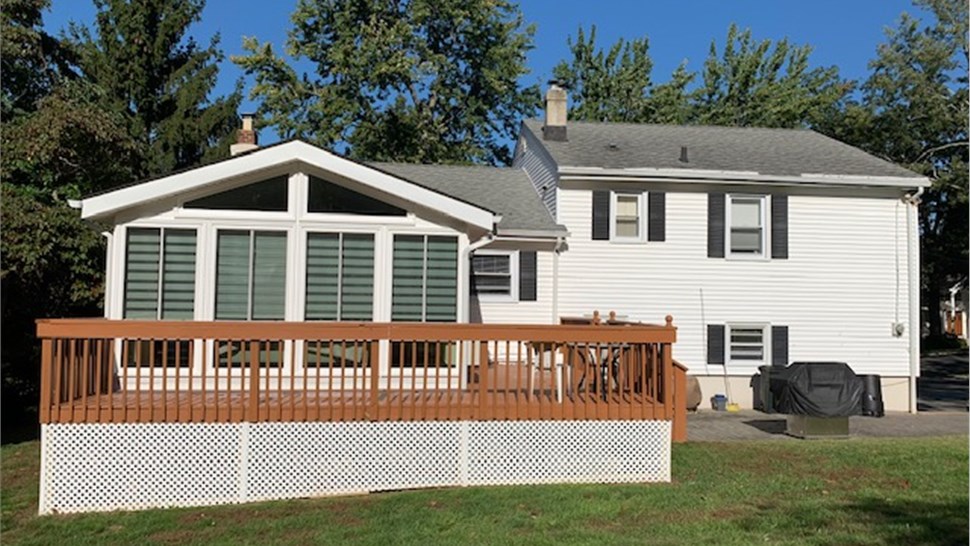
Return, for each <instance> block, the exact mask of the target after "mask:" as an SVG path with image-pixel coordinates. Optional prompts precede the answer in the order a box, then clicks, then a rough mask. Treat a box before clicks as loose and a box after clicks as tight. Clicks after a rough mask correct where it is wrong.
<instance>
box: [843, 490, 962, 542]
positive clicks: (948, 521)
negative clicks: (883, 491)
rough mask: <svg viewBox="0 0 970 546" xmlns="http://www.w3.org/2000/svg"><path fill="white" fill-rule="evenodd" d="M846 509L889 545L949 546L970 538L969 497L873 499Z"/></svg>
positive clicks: (853, 504)
mask: <svg viewBox="0 0 970 546" xmlns="http://www.w3.org/2000/svg"><path fill="white" fill-rule="evenodd" d="M845 510H846V512H850V513H855V514H857V515H858V517H859V518H860V519H861V520H862V521H864V522H866V523H868V524H869V527H870V528H871V529H878V533H879V535H881V536H880V537H879V538H880V539H881V541H882V542H884V543H886V544H926V545H934V546H949V545H951V544H961V545H962V544H967V541H968V539H970V532H968V527H967V523H968V519H967V501H966V498H964V499H958V500H954V501H953V502H931V501H921V500H897V501H890V500H885V499H880V498H874V497H871V498H865V499H861V500H859V501H856V502H854V503H851V504H849V505H847V506H846V507H845Z"/></svg>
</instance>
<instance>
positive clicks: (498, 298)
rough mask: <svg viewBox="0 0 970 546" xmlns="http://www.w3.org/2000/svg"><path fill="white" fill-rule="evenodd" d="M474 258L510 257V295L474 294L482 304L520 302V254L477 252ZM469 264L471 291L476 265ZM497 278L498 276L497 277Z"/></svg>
mask: <svg viewBox="0 0 970 546" xmlns="http://www.w3.org/2000/svg"><path fill="white" fill-rule="evenodd" d="M473 256H508V257H509V283H510V285H509V293H508V294H481V293H478V294H474V296H475V297H477V298H478V301H480V302H496V303H509V302H517V301H519V252H518V251H517V250H476V251H475V252H474V254H473ZM469 261H470V262H471V263H469V264H468V273H469V275H468V283H469V284H468V288H469V290H471V286H472V284H471V282H472V280H471V278H472V277H474V276H475V265H474V262H473V261H472V260H469ZM496 276H497V275H496Z"/></svg>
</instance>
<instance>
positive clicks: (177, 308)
mask: <svg viewBox="0 0 970 546" xmlns="http://www.w3.org/2000/svg"><path fill="white" fill-rule="evenodd" d="M195 250H196V233H195V230H192V229H159V228H129V229H128V240H127V248H126V260H125V301H124V316H125V318H132V319H152V320H156V319H191V318H193V316H194V314H195Z"/></svg>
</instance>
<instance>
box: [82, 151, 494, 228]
mask: <svg viewBox="0 0 970 546" xmlns="http://www.w3.org/2000/svg"><path fill="white" fill-rule="evenodd" d="M296 162H303V163H306V164H309V165H312V166H315V167H318V168H320V169H324V170H327V171H330V172H333V173H335V174H338V175H340V176H344V177H346V178H349V179H351V180H354V181H357V182H360V183H362V184H365V185H367V186H370V187H372V188H374V189H375V190H378V191H380V192H384V193H387V194H389V195H393V196H395V197H398V198H401V199H404V200H406V201H411V202H413V203H416V204H418V205H422V206H425V207H428V208H430V209H432V210H436V211H439V212H441V213H442V214H444V215H446V216H449V217H451V218H454V219H456V220H459V221H461V222H463V223H465V224H470V225H473V226H475V227H478V228H481V229H484V230H488V231H491V230H492V229H493V227H494V226H495V224H497V223H498V222H499V221H500V219H501V218H500V217H499V216H497V215H496V214H494V213H492V212H491V211H489V210H486V209H483V208H480V207H476V206H474V205H471V204H469V203H465V202H463V201H459V200H457V199H454V198H451V197H448V196H447V195H444V194H441V193H438V192H435V191H432V190H429V189H427V188H424V187H422V186H418V185H416V184H413V183H411V182H408V181H406V180H403V179H400V178H397V177H395V176H392V175H389V174H386V173H383V172H381V171H378V170H375V169H372V168H370V167H368V166H365V165H361V164H359V163H355V162H353V161H350V160H349V159H345V158H343V157H340V156H338V155H335V154H332V153H330V152H328V151H326V150H323V149H321V148H317V147H316V146H313V145H311V144H307V143H305V142H300V141H293V142H287V143H285V144H280V145H278V146H273V147H270V148H264V149H260V150H255V151H253V152H250V153H247V154H245V155H240V156H239V157H234V158H231V159H228V160H226V161H221V162H219V163H214V164H212V165H206V166H203V167H199V168H197V169H192V170H190V171H186V172H183V173H178V174H173V175H171V176H166V177H164V178H159V179H157V180H152V181H149V182H145V183H142V184H138V185H135V186H129V187H127V188H121V189H119V190H115V191H113V192H110V193H106V194H103V195H98V196H95V197H91V198H89V199H85V200H83V201H82V202H81V217H82V218H85V219H91V218H98V217H103V216H107V215H110V214H113V213H116V212H118V211H121V210H123V209H126V208H129V207H133V206H137V205H141V204H144V203H147V202H151V201H157V200H159V199H164V198H167V197H171V196H174V195H177V194H180V193H183V192H187V191H191V190H194V189H197V188H201V187H205V186H208V185H210V184H213V183H217V182H220V181H222V180H226V179H230V178H233V177H236V176H242V175H246V174H251V173H254V172H258V171H260V170H264V169H268V168H272V167H277V166H280V165H285V164H287V163H296Z"/></svg>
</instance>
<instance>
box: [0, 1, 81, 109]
mask: <svg viewBox="0 0 970 546" xmlns="http://www.w3.org/2000/svg"><path fill="white" fill-rule="evenodd" d="M0 6H2V9H0V25H2V29H3V31H2V32H0V72H2V74H3V78H2V79H0V85H2V89H3V92H2V95H0V116H2V118H3V120H4V122H9V121H11V120H12V119H15V118H16V117H18V116H20V115H23V114H25V113H27V112H31V111H33V110H34V109H35V108H36V102H37V101H38V100H39V99H40V98H42V97H44V96H46V95H47V94H48V93H49V92H50V90H51V88H52V87H53V85H54V82H55V81H56V80H57V79H58V76H59V74H60V73H61V72H62V71H64V70H65V68H66V63H67V60H68V56H67V55H66V51H65V49H64V47H63V46H62V44H61V43H60V41H59V40H57V39H56V38H54V37H53V36H51V35H49V34H47V33H46V32H44V30H43V28H42V22H43V16H42V13H43V11H44V10H46V9H48V8H49V7H50V0H3V2H2V4H0Z"/></svg>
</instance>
